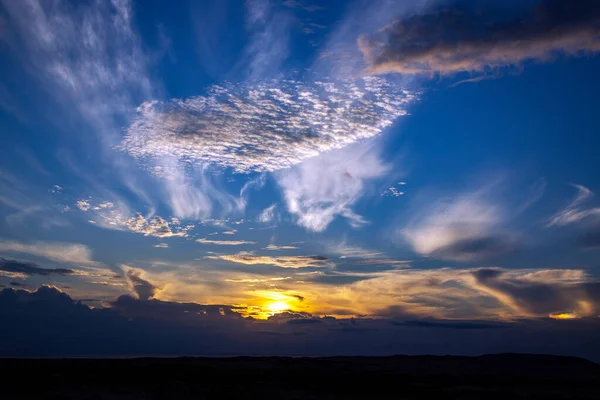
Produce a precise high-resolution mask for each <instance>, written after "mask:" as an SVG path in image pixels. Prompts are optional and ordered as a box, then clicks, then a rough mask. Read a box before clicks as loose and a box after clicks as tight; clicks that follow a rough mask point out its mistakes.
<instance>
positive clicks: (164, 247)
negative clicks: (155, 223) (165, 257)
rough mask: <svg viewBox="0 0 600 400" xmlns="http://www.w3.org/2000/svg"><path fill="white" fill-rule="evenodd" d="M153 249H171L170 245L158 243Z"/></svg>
mask: <svg viewBox="0 0 600 400" xmlns="http://www.w3.org/2000/svg"><path fill="white" fill-rule="evenodd" d="M152 247H156V248H157V249H167V248H169V244H168V243H158V244H155V245H154V246H152Z"/></svg>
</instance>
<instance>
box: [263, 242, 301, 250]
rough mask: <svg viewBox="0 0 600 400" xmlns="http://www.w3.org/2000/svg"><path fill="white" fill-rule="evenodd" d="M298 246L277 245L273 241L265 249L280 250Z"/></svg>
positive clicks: (292, 248)
mask: <svg viewBox="0 0 600 400" xmlns="http://www.w3.org/2000/svg"><path fill="white" fill-rule="evenodd" d="M297 248H298V247H297V246H277V245H275V244H272V243H271V244H269V245H268V246H267V247H265V248H264V250H270V251H280V250H295V249H297Z"/></svg>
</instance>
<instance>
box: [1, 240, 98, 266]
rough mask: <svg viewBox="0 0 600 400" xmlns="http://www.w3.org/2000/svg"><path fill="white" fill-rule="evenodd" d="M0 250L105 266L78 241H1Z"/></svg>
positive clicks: (73, 262) (53, 259)
mask: <svg viewBox="0 0 600 400" xmlns="http://www.w3.org/2000/svg"><path fill="white" fill-rule="evenodd" d="M0 252H3V253H7V252H12V253H25V254H31V255H33V256H38V257H43V258H46V259H48V260H51V261H55V262H59V263H66V264H74V265H80V266H84V267H86V266H87V267H104V265H103V264H101V263H99V262H97V261H94V260H93V259H92V252H91V250H90V249H89V248H88V247H87V246H84V245H82V244H78V243H63V242H40V241H38V242H33V243H20V242H15V241H8V240H4V241H0Z"/></svg>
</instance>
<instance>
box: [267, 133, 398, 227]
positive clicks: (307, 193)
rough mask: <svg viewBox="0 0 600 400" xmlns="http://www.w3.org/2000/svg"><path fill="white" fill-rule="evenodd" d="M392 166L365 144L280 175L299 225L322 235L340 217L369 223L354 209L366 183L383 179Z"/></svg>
mask: <svg viewBox="0 0 600 400" xmlns="http://www.w3.org/2000/svg"><path fill="white" fill-rule="evenodd" d="M388 170H389V167H388V166H387V165H385V164H383V162H382V161H381V160H380V159H379V157H378V155H377V153H376V151H375V149H373V148H372V147H370V146H368V145H367V146H365V145H364V144H362V145H361V146H360V147H359V146H356V145H355V146H350V147H348V148H346V149H342V150H337V151H331V152H327V153H324V154H321V155H320V156H319V157H315V158H312V159H310V160H307V161H305V162H303V163H301V164H299V165H297V166H295V167H293V168H290V169H287V170H284V171H281V172H279V173H278V174H277V183H278V184H279V186H280V187H281V189H282V191H283V195H284V198H285V201H286V205H287V209H288V211H289V212H290V213H291V214H293V215H295V216H296V218H297V219H296V222H297V223H298V225H300V226H303V227H305V228H306V229H308V230H311V231H315V232H321V231H324V230H325V229H326V228H327V226H328V225H329V224H330V223H331V222H332V221H333V220H334V219H335V218H336V217H337V216H343V217H345V218H347V219H348V220H349V222H350V223H351V225H352V226H361V225H363V224H365V223H366V221H364V220H363V219H362V217H360V216H359V215H357V214H355V213H354V212H353V211H352V209H351V207H352V206H353V205H354V203H356V201H358V199H359V198H361V197H362V196H363V194H364V191H365V182H366V181H368V180H370V179H374V178H378V177H381V176H383V175H384V174H385V173H386V172H387V171H388Z"/></svg>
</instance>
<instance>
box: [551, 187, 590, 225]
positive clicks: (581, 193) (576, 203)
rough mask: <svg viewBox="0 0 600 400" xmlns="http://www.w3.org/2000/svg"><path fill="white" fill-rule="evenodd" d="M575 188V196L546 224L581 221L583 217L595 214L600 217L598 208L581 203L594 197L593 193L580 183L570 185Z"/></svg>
mask: <svg viewBox="0 0 600 400" xmlns="http://www.w3.org/2000/svg"><path fill="white" fill-rule="evenodd" d="M572 186H573V187H575V188H576V189H577V196H575V198H574V199H573V200H572V201H571V203H569V205H567V206H566V207H565V208H563V209H562V210H560V211H559V212H557V213H556V214H555V215H554V216H552V218H551V219H550V222H548V226H553V225H558V226H563V225H568V224H572V223H575V222H578V221H581V220H582V219H584V218H587V217H591V216H597V217H600V208H599V207H595V208H584V207H582V204H583V203H585V202H586V201H588V200H590V199H591V198H592V197H594V193H593V192H592V191H591V190H590V189H588V188H586V187H585V186H581V185H572Z"/></svg>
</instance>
